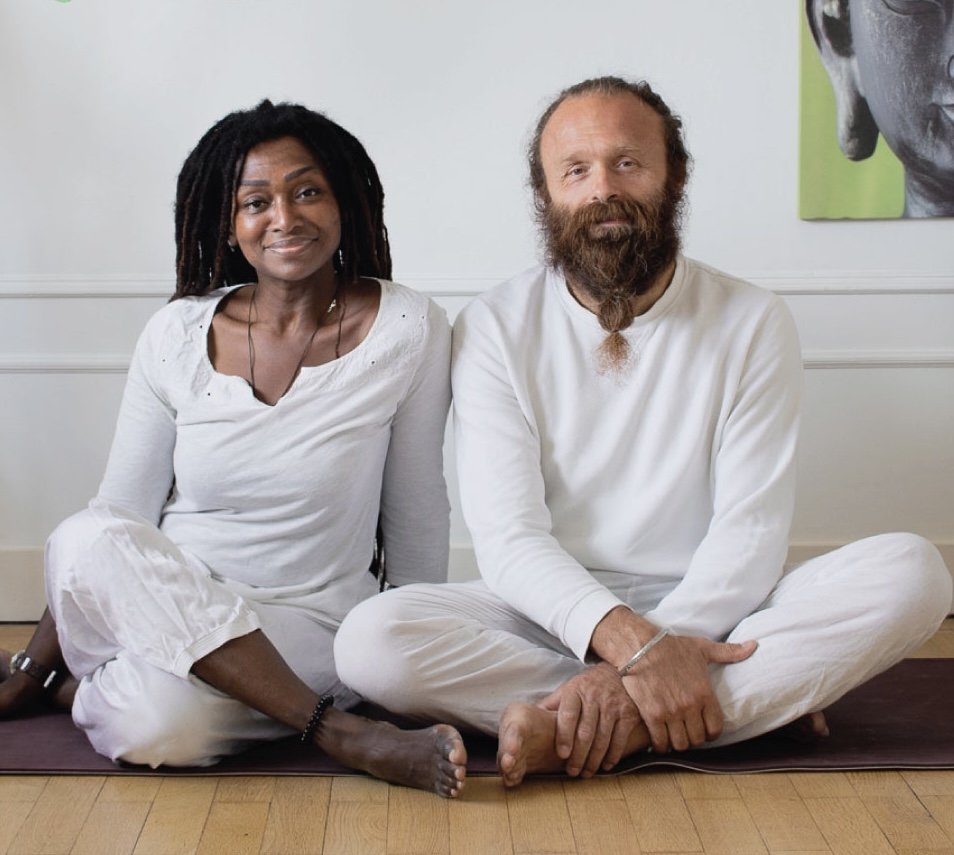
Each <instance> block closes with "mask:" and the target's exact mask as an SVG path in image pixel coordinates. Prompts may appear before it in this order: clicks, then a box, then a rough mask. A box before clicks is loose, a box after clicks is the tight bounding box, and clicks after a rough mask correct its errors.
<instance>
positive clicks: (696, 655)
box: [622, 635, 757, 752]
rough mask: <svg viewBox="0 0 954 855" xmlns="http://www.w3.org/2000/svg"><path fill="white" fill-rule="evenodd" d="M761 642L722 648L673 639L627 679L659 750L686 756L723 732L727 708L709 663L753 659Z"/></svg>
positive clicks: (710, 643) (688, 638) (664, 642)
mask: <svg viewBox="0 0 954 855" xmlns="http://www.w3.org/2000/svg"><path fill="white" fill-rule="evenodd" d="M756 647H757V644H756V642H754V641H746V642H744V643H742V644H729V643H720V642H716V641H709V640H708V639H706V638H694V637H692V636H684V635H669V636H667V637H666V638H664V639H663V640H662V641H660V642H659V644H657V645H656V646H655V647H654V648H653V649H652V650H651V651H650V652H649V653H648V654H647V655H646V657H645V658H644V659H642V660H641V661H640V662H639V663H637V665H636V667H635V668H633V670H632V671H630V672H629V674H628V675H627V676H625V677H624V678H623V680H622V682H623V685H624V686H625V687H626V691H627V692H628V693H629V695H630V697H632V699H633V701H634V702H635V704H636V707H637V708H638V709H639V714H640V715H641V716H642V719H643V722H644V723H645V725H646V727H647V729H648V730H649V737H650V740H651V741H652V746H653V749H654V750H655V751H659V752H665V751H668V750H669V748H674V749H675V750H676V751H685V750H686V749H687V748H689V747H691V746H699V745H702V744H704V743H705V742H708V741H710V740H713V739H715V738H716V737H718V736H719V735H720V734H721V733H722V721H723V719H722V708H721V707H720V706H719V702H718V700H717V699H716V696H715V694H714V693H713V691H712V685H711V683H710V682H709V669H708V666H709V665H710V664H715V663H719V664H731V663H733V662H741V661H742V660H743V659H748V658H749V656H751V655H752V654H753V653H754V652H755V648H756Z"/></svg>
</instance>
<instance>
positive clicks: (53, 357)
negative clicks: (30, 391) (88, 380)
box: [0, 353, 132, 374]
mask: <svg viewBox="0 0 954 855" xmlns="http://www.w3.org/2000/svg"><path fill="white" fill-rule="evenodd" d="M131 358H132V354H131V353H130V354H118V353H117V354H95V355H90V354H88V353H82V354H77V353H56V354H54V353H51V354H38V355H33V354H30V355H24V354H19V353H16V354H11V353H0V374H125V373H126V372H127V371H128V370H129V361H130V359H131Z"/></svg>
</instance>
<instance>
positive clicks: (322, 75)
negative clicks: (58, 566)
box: [0, 0, 954, 620]
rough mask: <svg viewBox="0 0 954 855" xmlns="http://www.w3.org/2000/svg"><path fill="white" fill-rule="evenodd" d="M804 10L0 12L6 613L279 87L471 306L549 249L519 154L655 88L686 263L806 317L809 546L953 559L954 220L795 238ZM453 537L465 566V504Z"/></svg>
mask: <svg viewBox="0 0 954 855" xmlns="http://www.w3.org/2000/svg"><path fill="white" fill-rule="evenodd" d="M800 8H801V4H800V3H799V2H797V0H792V2H788V3H784V2H779V0H774V2H766V0H722V2H719V3H713V2H711V0H669V2H666V3H660V2H655V0H654V2H650V0H619V2H616V0H613V2H608V0H603V1H602V2H601V0H595V2H591V3H589V4H582V3H580V2H579V0H575V2H568V0H509V2H504V0H482V2H480V3H468V4H464V3H460V2H453V0H442V2H437V0H433V1H432V0H426V2H425V0H419V1H418V2H412V0H402V2H385V0H378V2H375V0H322V2H314V0H73V2H71V3H59V2H55V0H0V80H2V81H3V85H2V86H0V116H2V119H0V121H2V131H0V188H2V191H3V200H4V203H3V204H0V250H2V251H0V402H2V404H0V620H3V619H7V620H9V619H14V618H22V617H29V616H30V613H31V612H33V611H35V610H36V608H37V607H38V604H39V602H40V588H39V581H38V580H39V576H38V568H39V563H40V557H39V552H38V550H39V548H40V547H41V545H42V543H43V540H44V538H45V536H46V534H47V533H48V532H49V531H50V530H51V529H52V528H53V526H54V525H55V524H56V522H57V521H58V520H59V519H61V518H62V517H63V516H64V515H66V514H68V513H69V512H71V511H73V510H75V509H78V508H79V507H81V506H82V505H83V504H84V503H85V502H86V500H87V499H88V497H89V495H90V494H91V493H92V492H93V491H94V490H95V487H96V484H97V482H98V478H99V474H100V472H101V469H102V465H103V462H104V459H105V454H106V450H107V448H108V444H109V438H110V434H111V429H112V422H113V418H114V415H115V409H116V406H117V404H118V398H119V394H120V392H121V388H122V381H123V374H122V372H123V371H124V368H125V365H126V362H127V360H128V357H129V353H130V350H131V347H132V344H133V342H134V340H135V336H136V334H137V332H138V330H139V328H140V327H141V326H142V323H143V322H144V320H145V318H146V317H147V316H148V315H149V313H150V312H151V311H153V310H154V309H155V308H156V307H158V306H159V305H161V304H162V302H163V301H164V299H165V297H166V296H167V295H168V294H169V293H171V289H172V281H173V276H172V269H173V239H172V199H173V193H174V181H175V175H176V173H177V172H178V169H179V166H180V164H181V162H182V159H183V158H184V157H185V155H186V153H187V152H188V150H189V148H190V147H191V146H192V145H193V144H194V143H195V142H196V140H197V139H198V137H199V135H200V134H201V133H202V132H203V131H204V130H205V129H206V128H207V127H208V126H209V125H210V124H211V123H212V122H213V121H214V120H215V119H217V118H219V117H220V116H221V115H223V114H224V113H226V112H228V111H229V110H232V109H235V108H237V107H242V106H250V105H252V104H254V103H255V102H256V101H257V100H259V99H260V98H262V97H266V96H268V97H271V98H273V99H276V100H277V99H290V100H297V101H302V102H304V103H306V104H308V105H310V106H313V107H316V108H319V109H322V110H324V111H326V112H328V113H329V115H331V116H332V117H333V118H335V119H336V120H338V121H339V122H341V123H342V124H343V125H345V126H346V127H348V128H349V129H350V130H352V131H353V132H354V133H356V134H357V135H358V136H359V137H360V138H361V139H362V141H363V142H364V143H365V145H366V147H367V148H368V150H369V151H370V152H371V154H372V156H373V157H374V158H375V160H376V162H377V164H378V166H379V169H380V171H381V175H382V179H383V181H384V184H385V188H386V189H387V192H388V207H387V214H388V223H389V227H390V231H391V237H392V245H393V248H394V257H395V274H396V278H398V279H400V280H401V281H403V282H405V283H407V284H410V285H413V286H416V287H418V288H420V289H421V290H424V291H428V292H430V293H432V294H434V295H435V297H436V298H437V299H439V300H440V301H441V302H442V303H443V304H444V305H445V306H447V308H448V310H449V311H450V312H451V313H453V312H455V311H456V310H457V309H459V307H460V306H461V305H463V303H464V302H466V299H467V298H468V297H469V296H470V295H472V294H473V293H476V292H478V291H480V290H482V289H484V288H486V287H488V286H489V285H491V284H493V283H495V282H496V281H498V280H500V279H503V278H506V277H507V276H509V275H510V274H512V273H514V272H515V271H517V270H519V269H522V268H524V267H526V266H528V265H530V264H532V263H533V262H534V260H535V256H536V250H535V239H534V232H533V228H532V225H531V221H530V217H529V213H528V211H529V206H528V201H527V194H526V191H525V186H524V182H525V171H524V159H523V149H524V145H525V143H526V139H527V135H528V132H529V129H530V127H531V125H532V123H533V121H534V119H535V117H536V115H537V114H538V112H539V111H540V109H541V108H542V107H543V106H544V105H545V103H546V101H547V100H548V98H549V97H550V96H551V95H552V94H554V93H555V92H556V91H558V90H559V89H560V88H561V87H563V86H565V85H568V84H570V83H573V82H576V81H577V80H579V79H582V78H583V77H586V76H592V75H596V74H603V73H619V74H623V75H625V76H632V77H647V78H648V79H650V80H651V82H653V83H654V84H655V85H656V86H657V88H658V89H659V90H660V91H661V92H662V94H663V95H664V96H665V97H666V98H667V99H668V100H669V101H670V103H671V104H672V105H673V106H674V107H675V108H676V109H677V110H678V111H679V112H680V113H681V114H682V115H683V118H684V120H685V124H686V133H687V139H688V143H689V146H690V149H691V150H692V152H693V154H694V156H695V158H696V164H695V170H694V173H693V177H692V180H691V184H690V191H689V192H690V200H691V211H690V216H689V220H688V224H687V234H686V249H687V251H688V253H689V254H691V255H694V256H696V257H698V258H700V259H703V260H705V261H707V262H709V263H711V264H713V265H716V266H718V267H722V268H724V269H726V270H729V271H731V272H733V273H736V274H739V275H742V276H746V277H748V278H751V279H753V280H754V281H756V282H759V283H760V284H763V285H765V286H766V287H770V288H773V289H775V290H777V291H779V292H780V293H783V294H785V295H786V298H787V299H788V300H789V302H790V304H791V306H792V309H793V311H794V312H795V315H796V319H797V321H798V324H799V328H800V331H801V335H802V339H803V346H804V352H805V359H806V365H807V367H808V371H807V398H806V410H805V420H804V421H805V427H804V435H803V455H802V467H801V471H802V480H801V486H800V492H799V504H798V511H797V515H796V521H795V526H794V530H793V535H792V537H793V543H795V544H796V545H798V546H799V547H801V548H802V551H805V550H815V549H818V548H821V547H823V546H825V545H831V544H838V543H842V542H845V541H847V540H850V539H853V538H857V537H860V536H863V535H865V534H870V533H874V532H877V531H883V530H889V529H909V530H915V531H918V532H920V533H922V534H924V535H926V536H927V537H930V538H932V539H933V540H934V541H935V542H936V543H938V544H939V545H941V546H942V548H945V549H946V550H951V548H952V545H954V240H952V229H951V221H950V220H940V221H920V222H854V223H837V222H836V223H824V222H812V223H806V222H801V221H799V220H798V219H797V217H796V188H797V123H798V117H797V104H798V98H797V96H798V82H797V81H798V25H799V14H800ZM450 474H451V477H452V476H453V473H452V472H451V473H450ZM452 538H453V544H454V546H455V547H457V550H456V551H455V556H456V560H457V561H458V565H457V568H456V571H455V572H457V573H458V574H459V573H460V572H462V571H461V568H462V567H464V566H466V565H467V553H466V547H467V544H468V541H467V534H466V531H465V530H464V528H463V526H462V524H461V522H460V520H459V519H458V518H457V516H456V514H455V519H454V528H453V532H452ZM947 554H948V555H951V554H952V553H951V552H950V551H948V553H947ZM949 563H952V562H951V559H950V558H949Z"/></svg>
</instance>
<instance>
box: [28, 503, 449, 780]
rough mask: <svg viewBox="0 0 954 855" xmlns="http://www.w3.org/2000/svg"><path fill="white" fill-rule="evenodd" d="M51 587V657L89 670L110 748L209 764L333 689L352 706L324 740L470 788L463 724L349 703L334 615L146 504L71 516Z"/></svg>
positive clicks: (81, 689) (82, 714)
mask: <svg viewBox="0 0 954 855" xmlns="http://www.w3.org/2000/svg"><path fill="white" fill-rule="evenodd" d="M47 591H48V598H49V604H50V615H51V617H50V618H49V619H48V620H47V623H46V624H45V626H47V627H49V626H52V625H53V624H55V626H56V630H57V635H58V640H57V642H56V644H54V645H53V646H52V647H51V649H50V650H49V651H47V655H48V656H49V661H51V662H52V661H53V659H54V658H55V657H59V656H62V658H63V660H64V661H65V664H66V665H67V667H68V669H69V671H70V672H71V674H72V675H75V678H76V679H77V680H78V685H77V687H76V691H75V697H74V699H73V704H72V710H73V716H74V720H75V721H76V723H77V725H78V726H79V727H81V728H82V729H83V730H84V731H85V732H86V733H87V735H88V737H89V739H90V741H91V743H92V744H93V746H94V747H95V748H96V750H97V751H99V752H100V753H102V754H105V755H106V756H109V757H111V758H113V759H122V760H126V761H128V762H134V763H145V764H149V765H152V766H156V765H159V764H168V765H208V764H210V763H214V762H215V761H216V760H217V759H218V758H219V757H221V756H222V755H224V754H229V753H233V752H235V751H237V750H240V749H241V748H242V747H243V746H245V745H247V744H248V743H249V742H250V741H254V740H261V739H274V738H276V737H278V736H282V735H285V734H289V733H293V732H295V731H302V730H303V729H304V727H305V725H306V723H307V722H308V719H309V717H310V715H311V712H312V710H313V709H314V707H315V705H316V704H317V702H318V699H319V697H320V696H321V695H323V694H331V695H332V696H333V697H334V698H335V701H336V703H337V704H338V706H339V709H335V708H331V709H329V710H328V711H327V712H326V714H325V716H324V718H323V719H322V723H321V726H320V727H319V728H318V731H317V733H316V735H315V741H316V743H317V745H318V746H319V747H320V748H321V749H322V750H324V751H326V752H327V753H328V754H330V755H331V756H332V757H334V758H335V759H337V760H339V761H341V762H342V763H344V764H346V765H349V766H351V767H353V768H358V769H361V770H363V771H367V772H370V773H371V774H373V775H376V776H377V777H381V778H384V779H386V780H389V781H392V782H394V783H399V784H405V785H408V786H414V787H418V788H422V789H429V790H434V791H435V792H437V793H439V794H440V795H443V796H447V797H454V796H456V795H458V794H459V793H460V790H461V788H462V786H463V781H464V777H465V764H466V752H465V750H464V745H463V741H462V740H461V738H460V735H459V734H458V733H457V731H456V730H454V729H453V728H452V727H449V726H447V725H435V726H433V727H430V728H427V729H425V730H420V731H402V730H399V729H397V728H395V727H393V726H391V725H388V724H384V723H380V722H371V721H368V720H366V719H363V718H361V717H358V716H355V715H352V714H350V713H347V712H343V711H342V710H341V709H340V707H348V706H351V705H353V704H354V703H355V702H356V701H357V696H356V695H355V694H354V693H353V692H352V691H351V690H350V689H347V688H346V687H345V686H344V685H343V684H342V683H341V682H340V681H339V680H338V678H337V676H336V674H335V671H334V667H333V660H332V655H331V648H332V637H333V633H334V628H333V627H327V626H324V625H323V624H322V623H320V622H319V621H317V620H315V619H313V618H312V617H311V616H309V615H308V614H306V613H304V612H303V610H300V609H293V608H291V609H290V608H287V607H282V606H279V605H275V604H267V603H265V604H263V603H249V602H246V601H245V600H243V599H242V598H241V597H239V596H237V595H236V594H235V593H234V592H231V591H229V590H228V589H227V588H226V587H225V586H223V585H221V584H220V583H218V582H216V581H215V580H213V579H212V578H211V577H210V576H209V574H208V573H207V572H205V571H204V569H203V568H201V567H197V566H195V564H194V562H190V561H189V560H188V558H187V557H186V556H185V555H183V554H182V553H181V552H180V550H178V548H177V547H176V546H175V545H174V544H172V543H171V542H169V541H168V539H166V538H165V537H164V536H163V535H162V533H161V532H159V530H158V529H157V528H156V527H155V526H152V525H150V524H149V523H148V522H146V521H145V520H142V519H140V518H138V517H136V516H135V515H133V514H128V513H126V512H124V511H122V510H120V509H117V508H112V507H109V506H106V505H104V504H103V503H98V502H94V503H92V504H91V506H90V509H88V510H87V511H84V512H82V513H80V514H77V515H76V516H74V517H71V518H70V519H69V520H67V521H66V522H65V523H64V524H63V525H62V526H60V528H59V529H58V530H57V532H56V533H54V535H53V536H52V537H51V539H50V542H49V544H48V548H47ZM263 630H264V631H263ZM270 637H274V639H275V640H276V643H277V645H279V646H280V647H281V650H279V649H278V647H276V645H275V644H273V643H272V641H271V640H270ZM38 658H39V656H38ZM296 671H298V673H301V674H302V676H303V677H304V679H302V678H300V677H299V676H298V674H297V673H296ZM21 676H22V675H21Z"/></svg>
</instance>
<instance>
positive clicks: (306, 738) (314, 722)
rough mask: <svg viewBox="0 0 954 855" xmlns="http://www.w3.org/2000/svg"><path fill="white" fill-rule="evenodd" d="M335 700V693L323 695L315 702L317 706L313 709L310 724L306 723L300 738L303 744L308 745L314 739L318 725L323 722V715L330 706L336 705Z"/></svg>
mask: <svg viewBox="0 0 954 855" xmlns="http://www.w3.org/2000/svg"><path fill="white" fill-rule="evenodd" d="M334 702H335V697H334V695H322V696H321V698H320V699H319V701H318V703H317V704H315V708H314V709H313V710H312V711H311V718H309V719H308V724H306V725H305V729H304V730H303V731H302V732H301V737H300V738H301V742H302V744H303V745H307V744H308V743H309V742H311V741H312V739H314V737H315V734H316V733H317V732H318V727H319V725H320V724H321V718H322V716H323V715H324V714H325V712H327V710H328V707H330V706H333V705H334Z"/></svg>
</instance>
